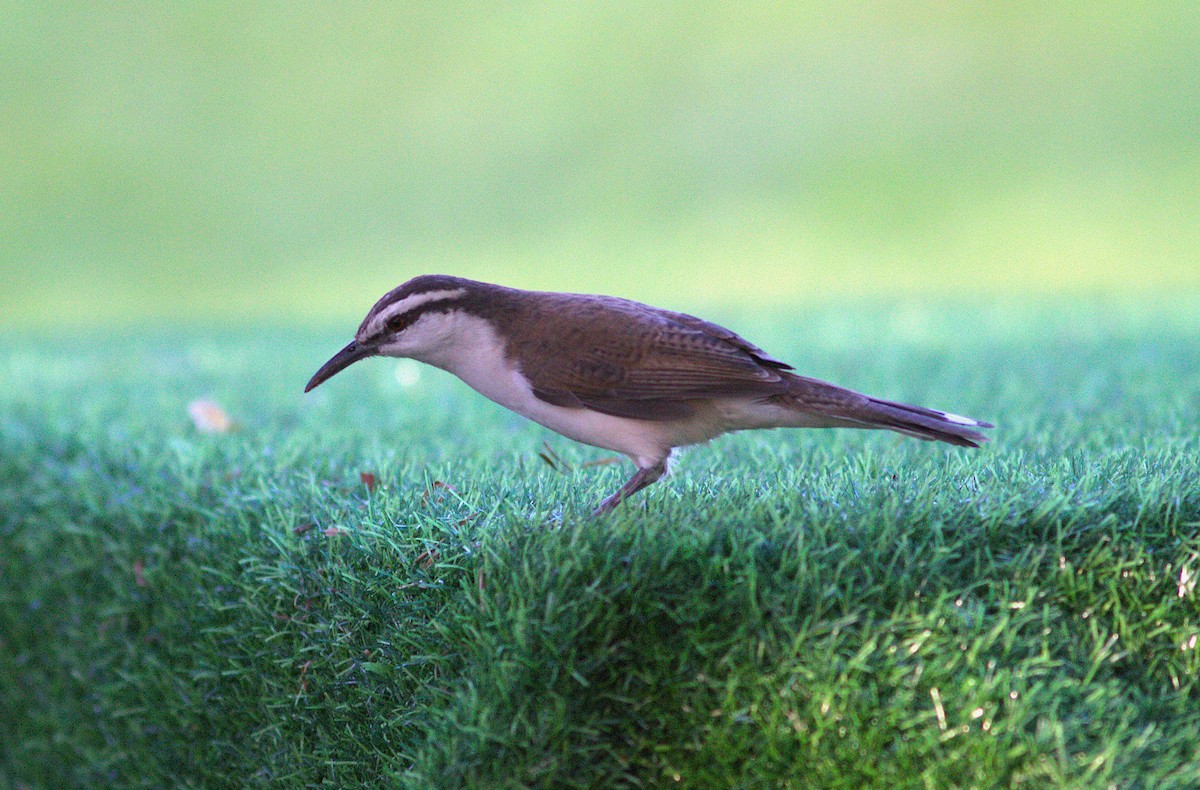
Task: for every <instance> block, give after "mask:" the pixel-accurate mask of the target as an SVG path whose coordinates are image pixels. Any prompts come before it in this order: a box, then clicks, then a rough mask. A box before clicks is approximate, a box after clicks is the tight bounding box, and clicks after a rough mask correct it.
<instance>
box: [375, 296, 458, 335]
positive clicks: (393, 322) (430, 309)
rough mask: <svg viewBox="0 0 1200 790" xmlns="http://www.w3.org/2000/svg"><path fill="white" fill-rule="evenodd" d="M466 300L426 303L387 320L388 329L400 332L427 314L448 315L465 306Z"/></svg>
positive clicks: (455, 298)
mask: <svg viewBox="0 0 1200 790" xmlns="http://www.w3.org/2000/svg"><path fill="white" fill-rule="evenodd" d="M464 302H465V300H464V299H463V298H462V297H454V298H450V299H438V300H437V301H434V302H425V303H424V304H419V305H417V306H416V307H414V308H413V309H411V310H406V311H404V312H403V313H398V314H397V315H393V316H391V317H390V318H388V320H387V328H388V331H389V332H399V331H401V330H403V329H405V328H407V327H410V326H412V325H413V324H415V323H416V322H417V319H418V318H420V317H421V316H423V315H425V314H426V313H448V312H450V311H451V310H454V309H457V308H460V307H462V306H463V304H464Z"/></svg>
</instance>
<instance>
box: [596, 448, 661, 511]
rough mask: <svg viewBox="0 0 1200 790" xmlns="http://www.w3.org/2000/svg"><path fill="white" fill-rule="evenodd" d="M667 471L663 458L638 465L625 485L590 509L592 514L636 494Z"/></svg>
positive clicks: (608, 508)
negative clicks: (641, 465) (653, 462)
mask: <svg viewBox="0 0 1200 790" xmlns="http://www.w3.org/2000/svg"><path fill="white" fill-rule="evenodd" d="M666 473H667V459H666V458H664V459H662V460H661V461H659V462H658V463H656V464H653V465H652V466H643V467H640V468H639V469H638V470H637V472H635V473H634V475H633V477H631V478H629V479H628V480H627V481H625V485H623V486H621V487H620V488H619V489H617V493H615V494H613V495H612V496H610V497H608V498H607V499H605V500H604V501H603V502H601V503H600V507H598V508H596V509H595V510H594V511H592V515H593V516H599V515H601V514H603V513H607V512H608V511H610V510H612V509H613V508H615V507H616V506H617V505H619V504H620V503H621V501H622V500H624V499H625V498H626V497H628V496H631V495H633V494H636V493H637V492H638V491H641V490H642V489H643V488H645V487H646V486H648V485H650V484H651V483H653V482H654V481H655V480H657V479H658V478H660V477H662V476H663V475H664V474H666Z"/></svg>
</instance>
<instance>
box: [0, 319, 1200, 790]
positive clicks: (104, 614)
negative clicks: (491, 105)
mask: <svg viewBox="0 0 1200 790" xmlns="http://www.w3.org/2000/svg"><path fill="white" fill-rule="evenodd" d="M1195 307H1196V305H1195V304H1182V303H1180V304H1177V305H1176V306H1175V307H1173V308H1164V309H1163V310H1162V311H1161V312H1157V313H1156V312H1153V311H1152V310H1150V309H1148V308H1145V309H1143V308H1128V309H1124V310H1117V309H1116V308H1111V307H1105V306H1100V305H1088V304H1083V303H1077V304H1073V305H1067V306H1062V305H1059V306H1055V307H1050V306H1045V307H1041V308H1034V307H1013V306H994V307H988V308H967V307H947V308H945V309H942V310H934V309H932V308H921V307H915V306H914V307H909V308H904V309H901V308H888V307H879V306H869V305H858V306H855V307H852V308H850V310H849V312H835V311H833V310H831V309H825V310H818V311H814V312H809V313H807V314H805V315H803V316H800V317H796V316H791V317H788V318H786V319H779V320H771V321H768V320H767V319H766V318H760V319H758V320H754V319H747V318H746V317H744V316H743V317H741V318H740V319H738V318H737V317H733V318H730V317H729V316H714V317H717V318H722V319H724V320H727V322H729V323H733V324H734V325H735V326H736V327H737V328H739V329H742V330H744V331H745V332H746V333H747V334H748V335H749V336H751V337H752V338H753V339H755V340H756V341H758V342H760V343H761V344H763V345H764V346H766V347H767V348H768V349H769V350H771V351H772V352H774V353H776V354H778V355H780V356H782V357H783V358H785V359H789V360H791V361H793V362H794V363H796V364H797V366H798V367H800V368H802V370H803V371H804V372H806V373H810V374H812V375H817V376H822V377H826V378H831V379H834V380H836V381H839V382H841V383H844V384H847V385H850V386H854V387H856V388H860V389H864V390H867V391H870V392H872V393H873V394H877V395H881V396H887V397H893V398H902V399H907V400H911V401H914V402H919V403H924V404H926V405H930V406H938V407H944V408H950V409H953V410H955V411H961V412H962V413H965V414H970V415H973V416H977V417H981V418H987V419H991V420H993V421H994V422H996V423H997V425H998V428H997V430H996V431H995V441H994V442H993V443H992V444H990V445H988V446H987V447H986V448H985V449H983V450H981V451H976V452H968V451H962V450H957V449H954V448H947V447H944V446H934V445H929V444H924V443H919V442H915V441H912V440H907V439H903V438H897V437H894V436H892V435H890V434H888V435H885V434H875V433H866V432H789V433H783V432H773V433H756V434H747V435H743V436H736V437H726V438H723V439H721V440H718V441H716V442H713V443H712V444H711V445H709V446H707V447H704V448H698V449H695V450H692V451H690V452H688V453H687V454H686V455H685V456H684V457H683V459H682V462H681V463H679V464H678V467H677V472H676V474H675V475H674V476H673V477H671V478H669V479H667V480H666V481H664V482H662V483H660V484H658V485H656V486H654V487H652V488H651V489H649V490H648V491H647V492H646V494H645V495H644V496H642V497H640V498H639V499H637V500H636V502H635V503H633V505H632V506H630V507H627V508H624V509H622V510H621V511H619V512H618V513H616V514H615V515H614V516H613V517H611V518H607V519H600V520H597V519H592V518H590V517H589V516H588V512H589V509H590V507H591V506H593V505H594V504H595V503H596V502H597V501H598V500H599V498H601V497H602V496H603V495H604V494H606V493H609V492H610V491H611V490H612V489H613V488H615V487H616V486H617V485H619V483H620V482H621V480H622V478H623V476H625V475H627V474H628V473H629V471H630V470H629V467H628V465H622V466H619V467H618V466H613V465H600V466H591V467H587V468H584V467H583V464H584V462H586V461H588V460H595V459H600V458H603V457H605V456H606V453H603V452H602V451H595V450H592V449H590V448H583V447H580V446H578V445H574V444H572V443H570V442H567V441H566V440H563V439H560V438H557V437H553V436H549V435H548V434H546V433H545V432H543V431H542V430H541V429H539V428H537V427H536V426H531V425H529V424H527V423H525V422H523V421H521V420H520V419H519V418H516V417H513V416H510V415H509V414H507V413H506V412H504V411H502V410H500V409H499V408H497V407H493V406H492V405H491V404H488V403H486V402H484V401H483V400H482V399H481V398H479V397H477V396H475V395H474V394H473V393H470V392H469V391H467V390H466V388H465V387H463V386H462V385H460V384H458V383H457V382H455V381H454V380H452V379H450V378H449V377H447V376H444V375H441V374H438V373H436V372H432V371H427V370H422V372H421V377H420V380H419V381H418V382H417V383H416V385H414V386H408V387H405V386H402V385H400V384H398V383H397V379H398V377H397V375H396V365H395V364H394V363H392V362H390V361H381V360H372V361H369V362H366V363H363V364H361V365H359V366H356V368H354V369H352V370H350V371H347V372H346V373H344V374H342V375H340V376H339V377H338V378H337V379H335V380H333V381H331V382H330V383H329V384H326V385H325V386H323V387H322V388H321V389H319V390H317V391H315V392H314V393H312V394H310V395H309V396H301V395H300V390H301V388H302V387H303V383H304V382H305V380H306V379H307V376H308V375H309V374H310V373H311V372H312V371H313V370H314V369H315V367H316V366H317V365H319V364H320V363H321V362H323V361H324V359H325V358H326V356H327V355H328V354H329V353H331V352H332V351H333V350H336V348H338V347H340V343H341V341H342V340H344V337H343V336H342V335H339V334H335V333H318V332H315V331H313V332H306V333H302V334H301V335H299V336H296V335H294V334H290V333H288V332H285V331H282V330H267V331H258V332H251V331H249V330H247V331H242V332H234V331H226V332H222V333H205V332H201V331H199V330H194V331H189V332H184V333H177V334H165V333H153V334H149V335H143V336H134V335H132V334H126V335H111V336H107V337H101V338H94V337H92V338H84V339H70V340H68V339H66V338H62V339H52V338H46V337H40V336H16V335H9V336H8V337H7V338H6V339H5V340H4V344H3V351H2V352H0V539H2V543H0V785H3V786H6V787H51V786H87V787H103V786H111V787H138V786H144V787H162V786H180V787H212V786H287V787H295V786H305V785H318V784H328V785H331V786H354V785H359V784H366V785H368V786H397V785H401V786H411V787H462V786H479V787H497V786H506V785H507V786H526V785H532V786H547V787H551V786H553V787H570V786H580V787H590V786H650V787H654V786H675V785H678V786H681V787H773V786H774V787H861V786H875V787H948V786H963V787H966V786H979V787H986V786H997V785H998V786H1007V785H1021V784H1023V785H1025V786H1029V787H1043V786H1047V785H1049V786H1064V787H1094V786H1106V785H1110V784H1111V785H1119V786H1133V787H1139V786H1140V787H1194V786H1196V785H1197V784H1200V745H1198V744H1200V723H1197V719H1196V716H1195V711H1196V709H1197V704H1198V703H1200V680H1198V679H1197V678H1198V676H1200V645H1198V644H1197V636H1198V634H1200V591H1198V590H1197V588H1196V579H1197V578H1198V576H1200V489H1198V488H1197V485H1196V480H1200V441H1198V440H1197V435H1196V427H1195V426H1196V425H1197V423H1198V422H1200V398H1198V396H1197V393H1200V341H1197V339H1196V338H1197V337H1200V333H1198V332H1197V329H1198V327H1200V321H1198V320H1197V319H1196V318H1195V316H1196V315H1197V314H1200V311H1196V310H1195V309H1194V308H1195ZM347 331H348V330H347ZM402 372H411V371H402ZM202 396H207V397H212V398H215V399H216V400H217V401H219V402H220V403H221V404H222V405H223V406H224V407H225V409H226V410H227V411H228V412H229V413H230V414H231V415H232V416H233V417H234V418H235V419H236V420H237V421H238V422H239V430H238V431H236V432H235V433H231V434H226V435H217V436H205V435H200V434H197V433H196V432H195V431H194V430H193V429H192V427H191V425H190V422H189V420H188V417H187V413H186V404H187V403H188V402H189V401H190V400H192V399H193V398H197V397H202ZM543 439H546V440H548V442H549V445H550V447H551V448H552V450H553V452H554V453H555V454H557V456H558V457H559V459H560V463H559V468H558V469H554V468H551V466H549V465H547V464H546V463H544V462H543V461H542V460H541V459H540V458H539V455H538V453H539V451H542V441H543ZM363 473H372V474H374V475H376V477H377V480H378V481H379V484H378V486H376V487H375V488H374V489H373V490H372V489H369V488H368V487H367V486H366V485H365V484H364V483H363V482H362V479H361V478H360V475H361V474H363Z"/></svg>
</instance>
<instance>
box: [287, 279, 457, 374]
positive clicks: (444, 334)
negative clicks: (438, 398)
mask: <svg viewBox="0 0 1200 790" xmlns="http://www.w3.org/2000/svg"><path fill="white" fill-rule="evenodd" d="M477 285H480V284H478V283H474V282H472V281H471V280H463V279H461V278H458V277H447V276H445V275H438V274H430V275H423V276H421V277H414V278H413V279H411V280H409V281H408V282H406V283H404V284H403V285H401V286H399V287H397V288H393V289H392V290H391V291H388V292H387V293H386V294H384V295H383V297H382V298H381V299H380V300H379V301H378V302H376V303H375V305H374V307H372V308H371V309H370V310H369V311H367V316H366V318H364V319H363V322H362V324H361V325H360V326H359V327H358V332H356V333H355V335H354V339H353V340H352V341H350V343H349V344H348V345H347V346H346V347H345V348H343V349H342V350H341V351H339V352H337V353H336V354H334V355H333V357H331V358H330V360H329V361H328V362H326V363H325V364H324V365H322V366H321V369H320V370H318V371H317V372H316V374H314V375H313V377H312V378H311V379H309V382H308V386H306V387H305V388H304V391H305V392H308V391H309V390H311V389H313V388H314V387H316V386H317V385H319V384H321V383H322V382H323V381H325V380H326V379H328V378H331V377H332V376H334V375H335V374H337V373H339V372H341V371H343V370H345V369H346V368H348V367H350V366H351V365H353V364H354V363H355V362H357V361H359V360H360V359H366V358H367V357H375V356H386V357H412V358H414V359H420V360H422V361H430V358H431V357H433V356H435V355H436V354H437V353H438V352H439V351H441V350H443V349H446V348H447V347H449V346H451V345H452V344H453V342H454V338H453V331H454V321H453V320H452V319H453V314H454V313H455V312H456V311H458V310H461V308H462V305H463V303H464V301H465V300H466V299H467V298H468V297H469V296H470V295H471V294H472V293H473V291H474V289H475V286H477Z"/></svg>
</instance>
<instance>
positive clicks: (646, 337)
mask: <svg viewBox="0 0 1200 790" xmlns="http://www.w3.org/2000/svg"><path fill="white" fill-rule="evenodd" d="M565 310H569V311H570V312H569V318H568V314H567V313H565V312H564V311H565ZM537 330H538V331H537V332H536V335H537V338H536V339H534V338H532V337H529V335H530V334H532V333H529V332H524V333H521V332H519V331H518V332H517V333H516V334H515V335H513V334H510V337H514V336H515V337H519V338H521V339H519V340H517V341H515V342H516V343H517V344H518V345H524V346H535V347H536V348H526V349H525V351H526V352H532V353H528V354H522V353H518V355H517V356H518V358H521V357H525V358H536V359H539V360H541V361H542V362H541V364H539V365H538V366H537V367H536V368H534V367H532V366H526V367H525V368H523V369H522V373H523V374H524V375H525V376H526V377H527V378H528V379H529V381H530V384H531V385H532V386H533V392H534V394H535V395H536V396H537V397H538V398H541V399H542V400H544V401H547V402H548V403H553V404H555V405H558V406H566V407H571V408H589V409H593V410H595V411H599V412H603V413H605V414H612V415H616V416H620V417H632V418H636V419H645V420H670V419H677V418H681V417H686V416H688V415H690V414H691V413H692V411H693V408H694V402H695V401H696V400H697V399H701V398H708V397H712V396H716V395H752V396H760V397H767V396H770V395H775V394H779V393H781V392H784V391H786V390H787V388H788V384H787V383H786V382H785V381H784V380H783V377H782V376H781V375H780V372H779V371H782V370H788V369H790V368H789V366H788V365H786V364H784V363H782V362H780V361H778V360H776V359H773V358H771V357H770V356H768V355H767V354H766V353H765V352H763V351H762V350H761V349H759V348H758V347H756V346H754V345H752V344H751V343H749V342H747V341H746V340H744V339H742V338H741V337H739V336H738V335H737V334H735V333H733V332H730V331H729V330H728V329H725V328H723V327H720V326H717V325H716V324H711V323H709V322H707V321H703V320H701V319H699V318H696V317H694V316H689V315H684V314H682V313H672V312H669V311H666V310H658V309H656V308H653V307H649V306H647V305H641V304H637V303H634V302H628V301H625V300H623V299H614V298H608V297H591V298H581V297H573V298H572V299H570V300H569V301H566V302H564V303H560V305H559V306H558V309H555V310H548V311H547V312H546V313H544V314H543V317H542V320H541V321H540V322H539V326H538V327H537Z"/></svg>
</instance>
